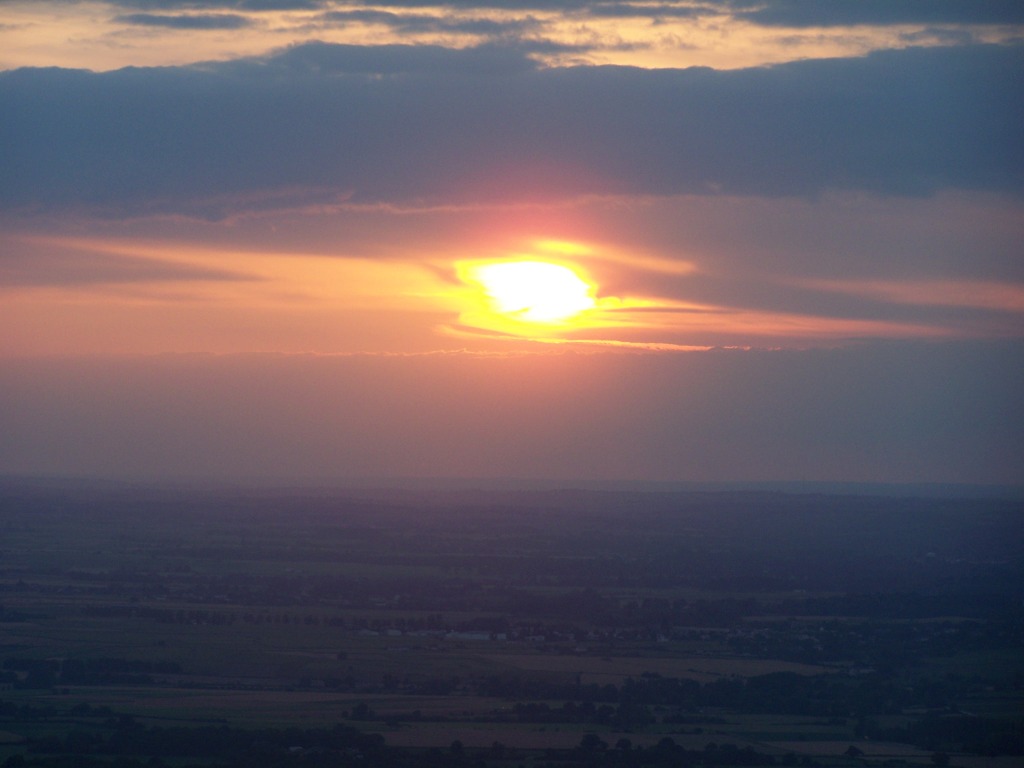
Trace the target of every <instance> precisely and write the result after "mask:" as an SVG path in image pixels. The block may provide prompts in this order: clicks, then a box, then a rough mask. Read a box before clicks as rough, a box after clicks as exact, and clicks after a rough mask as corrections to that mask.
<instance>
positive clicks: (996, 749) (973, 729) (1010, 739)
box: [877, 714, 1024, 756]
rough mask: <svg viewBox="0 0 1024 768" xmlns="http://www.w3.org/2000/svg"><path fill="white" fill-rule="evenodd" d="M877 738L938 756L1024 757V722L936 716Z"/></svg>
mask: <svg viewBox="0 0 1024 768" xmlns="http://www.w3.org/2000/svg"><path fill="white" fill-rule="evenodd" d="M877 738H881V739H885V740H888V741H900V742H904V743H907V744H914V745H915V746H918V747H921V748H922V749H927V750H932V751H936V752H974V753H976V754H980V755H993V756H994V755H1024V719H1020V720H996V719H993V718H988V717H975V716H968V715H952V714H951V715H945V716H934V715H933V716H929V717H925V718H922V719H920V720H916V721H914V722H911V723H908V724H907V725H905V726H900V727H894V728H887V729H884V730H879V731H878V732H877Z"/></svg>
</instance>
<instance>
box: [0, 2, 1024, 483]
mask: <svg viewBox="0 0 1024 768" xmlns="http://www.w3.org/2000/svg"><path fill="white" fill-rule="evenodd" d="M1022 127H1024V5H1021V4H1018V3H1014V2H1002V1H1000V0H984V1H977V2H957V1H956V0H942V1H939V0H937V1H936V2H932V3H921V2H916V1H915V0H890V1H889V2H874V1H873V0H865V1H864V2H859V3H855V4H851V3H842V2H830V1H828V0H822V1H821V2H815V3H801V2H794V1H793V0H757V1H755V0H732V1H729V0H721V1H717V0H680V1H679V2H668V1H666V2H657V3H633V2H571V3H564V2H560V3H556V2H547V1H546V0H517V1H516V2H497V1H496V0H495V1H494V2H481V3H471V2H437V3H422V2H411V1H410V2H404V1H402V0H386V1H385V2H380V3H372V4H370V3H361V2H355V1H352V2H349V1H347V0H274V1H273V2H262V1H261V2H250V1H248V0H160V2H153V1H152V0H97V1H96V2H82V3H78V2H64V1H63V0H41V1H39V2H7V3H4V4H3V5H2V6H0V169H2V170H0V328H3V331H0V474H2V475H6V476H18V475H24V476H76V477H95V478H125V479H133V480H147V479H165V478H192V479H196V480H217V479H218V478H240V477H249V478H257V477H263V478H280V479H282V480H285V481H294V482H298V483H301V482H312V481H319V480H322V479H324V478H339V479H346V480H352V479H358V478H381V477H392V478H394V477H407V478H424V479H429V478H446V479H462V480H466V481H472V480H474V479H477V480H485V479H493V478H529V479H534V480H541V481H545V482H554V483H557V482H575V483H583V484H592V485H593V484H600V483H612V482H623V483H682V482H697V483H725V482H753V483H779V482H809V483H814V482H853V483H910V484H917V483H932V484H946V483H949V484H968V485H993V486H1018V487H1019V486H1021V485H1022V484H1024V466H1022V462H1021V457H1022V456H1024V398H1022V397H1021V394H1020V393H1021V392H1024V258H1022V255H1024V254H1022V250H1021V243H1024V141H1022V140H1021V136H1022V130H1021V129H1022ZM496 264H497V265H506V264H515V265H520V266H517V267H516V268H515V269H513V270H497V271H495V270H493V269H491V268H492V267H493V265H496ZM523 264H526V265H528V266H527V267H526V268H522V267H521V265H523ZM538 264H540V265H542V266H540V267H538V266H536V265H538ZM529 265H532V266H529ZM551 265H555V266H557V267H558V268H559V269H560V270H561V271H557V270H556V271H552V268H551ZM539 287H544V288H545V289H546V290H544V291H540V292H538V290H537V289H538V288H539Z"/></svg>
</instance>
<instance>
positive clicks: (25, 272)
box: [0, 238, 256, 293]
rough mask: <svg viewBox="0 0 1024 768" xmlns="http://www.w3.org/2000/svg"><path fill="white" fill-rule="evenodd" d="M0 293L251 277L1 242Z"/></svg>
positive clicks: (88, 250)
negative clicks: (15, 289) (29, 288)
mask: <svg viewBox="0 0 1024 768" xmlns="http://www.w3.org/2000/svg"><path fill="white" fill-rule="evenodd" d="M0 246H2V249H0V293H2V292H3V291H4V290H5V289H10V288H27V287H33V288H38V287H43V286H60V287H72V286H82V285H101V284H108V285H109V284H125V283H154V282H160V283H165V282H188V283H191V282H195V281H208V280H217V281H224V280H230V281H237V280H253V279H256V278H254V277H253V276H252V275H246V274H243V273H241V272H233V271H230V270H225V269H216V268H212V267H200V266H196V265H194V264H182V263H179V262H175V261H171V260H168V259H160V258H153V257H151V256H145V257H144V256H137V255H123V254H117V253H104V252H102V250H100V249H98V248H95V247H90V246H89V245H88V244H83V245H78V246H76V245H75V244H68V243H64V242H60V241H50V240H49V239H47V238H0Z"/></svg>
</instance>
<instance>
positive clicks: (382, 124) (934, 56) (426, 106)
mask: <svg viewBox="0 0 1024 768" xmlns="http://www.w3.org/2000/svg"><path fill="white" fill-rule="evenodd" d="M1021 71H1024V47H1001V46H975V47H960V48H928V49H907V50H902V51H885V52H877V53H873V54H871V55H869V56H866V57H863V58H860V59H836V60H816V61H801V62H794V63H789V64H783V65H778V66H775V67H765V68H754V69H747V70H733V71H725V72H717V71H713V70H708V69H687V70H653V71H652V70H642V69H633V68H627V67H570V68H562V69H540V68H538V66H537V65H536V64H535V63H534V62H532V61H531V60H530V58H529V56H528V53H527V52H526V51H524V50H522V49H519V48H516V47H508V46H496V45H487V46H479V47H475V48H469V49H465V50H451V49H445V48H441V47H435V46H380V47H358V46H339V45H329V44H324V43H310V44H305V45H298V46H294V47H292V48H288V49H285V50H284V51H281V52H279V53H277V54H274V55H271V56H267V57H258V58H252V59H242V60H236V61H231V62H223V63H217V62H214V63H208V64H205V65H197V66H191V67H166V68H159V69H140V68H127V69H123V70H118V71H114V72H107V73H89V72H84V71H74V70H63V69H55V68H54V69H22V70H15V71H11V72H5V73H0V107H2V111H3V114H4V118H3V120H2V122H0V166H2V167H4V168H5V169H6V172H5V177H4V180H3V181H2V182H0V206H2V207H3V208H7V209H19V210H24V209H36V210H46V209H53V208H61V207H68V206H71V207H82V206H85V207H93V208H106V209H108V210H110V211H112V212H113V213H115V214H118V215H130V214H132V213H138V212H140V211H145V212H150V213H152V212H155V211H157V210H164V211H166V212H172V213H173V212H181V211H183V210H185V209H191V208H192V207H194V201H195V200H196V199H208V198H222V197H224V196H244V195H245V194H249V193H252V192H253V191H264V192H265V191H268V190H269V191H273V190H276V189H281V188H288V189H303V188H309V189H316V190H319V192H318V194H320V195H321V196H322V195H323V190H333V191H334V192H335V193H336V194H338V195H344V196H350V197H351V200H352V201H353V202H365V203H372V202H391V203H403V204H448V203H464V202H468V201H474V202H480V201H495V202H515V201H526V200H540V199H554V198H558V197H572V196H581V195H603V194H631V195H642V194H648V195H672V194H738V195H763V196H787V195H805V196H806V195H817V194H820V193H822V192H824V191H826V190H830V189H853V190H865V191H869V192H872V193H877V194H883V195H928V194H931V193H933V192H935V191H937V190H941V189H944V188H964V189H987V190H994V191H999V192H1008V193H1010V194H1014V195H1019V194H1021V192H1024V145H1022V144H1021V142H1020V141H1019V126H1020V125H1021V124H1024V86H1022V84H1021V80H1020V78H1019V73H1020V72H1021Z"/></svg>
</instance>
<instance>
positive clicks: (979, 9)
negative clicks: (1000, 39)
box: [725, 0, 1024, 27]
mask: <svg viewBox="0 0 1024 768" xmlns="http://www.w3.org/2000/svg"><path fill="white" fill-rule="evenodd" d="M725 6H726V7H730V6H732V7H733V8H734V9H735V13H736V16H737V17H738V18H741V19H744V20H747V21H752V22H754V23H755V24H762V25H766V26H782V27H837V26H847V25H860V24H872V25H890V24H1024V5H1022V4H1021V3H1019V2H1017V1H1016V0H856V2H848V0H756V2H755V1H754V0H740V1H739V2H733V3H725Z"/></svg>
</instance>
